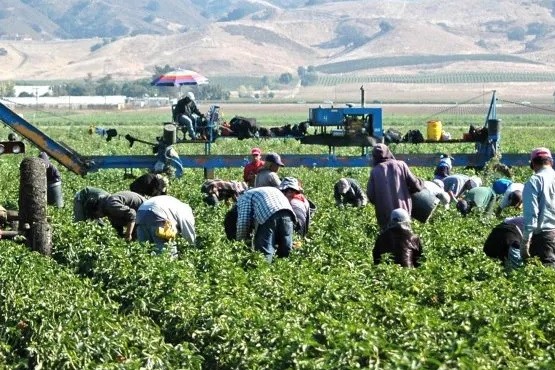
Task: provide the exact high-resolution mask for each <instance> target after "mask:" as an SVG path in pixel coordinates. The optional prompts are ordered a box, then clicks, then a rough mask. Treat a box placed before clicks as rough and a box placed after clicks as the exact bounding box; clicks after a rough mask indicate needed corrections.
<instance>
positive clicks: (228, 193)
mask: <svg viewBox="0 0 555 370" xmlns="http://www.w3.org/2000/svg"><path fill="white" fill-rule="evenodd" d="M247 189H248V186H247V183H245V182H239V181H224V180H206V181H205V182H204V183H203V184H202V186H201V188H200V191H201V192H202V193H206V194H215V195H216V196H217V197H218V199H219V200H224V199H227V198H235V197H237V196H239V195H240V194H242V193H243V192H245V190H247Z"/></svg>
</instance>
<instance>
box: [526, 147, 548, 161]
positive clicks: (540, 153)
mask: <svg viewBox="0 0 555 370" xmlns="http://www.w3.org/2000/svg"><path fill="white" fill-rule="evenodd" d="M536 158H547V159H553V157H552V156H551V151H550V150H549V149H547V148H543V147H540V148H536V149H534V150H532V153H530V160H534V159H536Z"/></svg>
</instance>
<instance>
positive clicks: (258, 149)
mask: <svg viewBox="0 0 555 370" xmlns="http://www.w3.org/2000/svg"><path fill="white" fill-rule="evenodd" d="M261 153H262V151H261V150H260V148H252V149H251V155H260V154H261Z"/></svg>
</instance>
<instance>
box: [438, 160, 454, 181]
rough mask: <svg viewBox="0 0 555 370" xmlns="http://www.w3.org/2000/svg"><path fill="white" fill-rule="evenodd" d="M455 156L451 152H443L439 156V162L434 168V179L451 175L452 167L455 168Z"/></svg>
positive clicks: (441, 178)
mask: <svg viewBox="0 0 555 370" xmlns="http://www.w3.org/2000/svg"><path fill="white" fill-rule="evenodd" d="M453 161H454V158H453V157H451V156H450V155H449V154H442V155H441V156H440V157H439V163H438V164H437V166H436V169H435V170H434V179H439V180H443V179H444V178H446V177H447V176H449V175H451V169H453Z"/></svg>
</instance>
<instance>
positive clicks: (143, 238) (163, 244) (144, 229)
mask: <svg viewBox="0 0 555 370" xmlns="http://www.w3.org/2000/svg"><path fill="white" fill-rule="evenodd" d="M163 226H164V223H163V222H160V223H156V224H153V225H151V224H148V225H143V224H140V225H137V240H138V241H139V242H141V243H145V242H150V243H152V244H154V252H155V253H156V254H162V253H163V252H164V250H165V249H166V248H168V249H169V252H170V255H171V256H172V258H174V259H175V258H177V246H176V245H175V242H174V241H173V240H170V241H167V240H164V239H162V238H160V237H158V236H157V234H156V232H157V231H158V228H159V227H163Z"/></svg>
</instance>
